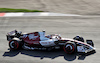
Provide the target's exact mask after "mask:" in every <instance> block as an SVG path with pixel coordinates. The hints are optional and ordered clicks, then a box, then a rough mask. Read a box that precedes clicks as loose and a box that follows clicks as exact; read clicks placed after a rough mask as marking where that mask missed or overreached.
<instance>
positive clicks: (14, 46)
mask: <svg viewBox="0 0 100 63" xmlns="http://www.w3.org/2000/svg"><path fill="white" fill-rule="evenodd" d="M9 47H10V49H11V50H18V49H20V48H21V42H20V41H17V40H11V41H9Z"/></svg>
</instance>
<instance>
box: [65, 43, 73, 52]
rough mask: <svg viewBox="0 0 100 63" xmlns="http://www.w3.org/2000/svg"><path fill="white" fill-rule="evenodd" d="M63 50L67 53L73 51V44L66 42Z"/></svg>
mask: <svg viewBox="0 0 100 63" xmlns="http://www.w3.org/2000/svg"><path fill="white" fill-rule="evenodd" d="M64 51H65V52H66V53H69V54H71V53H73V52H74V46H73V44H66V45H65V47H64Z"/></svg>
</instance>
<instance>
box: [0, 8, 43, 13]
mask: <svg viewBox="0 0 100 63" xmlns="http://www.w3.org/2000/svg"><path fill="white" fill-rule="evenodd" d="M0 12H43V11H39V10H28V9H13V8H0Z"/></svg>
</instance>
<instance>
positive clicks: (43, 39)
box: [6, 30, 95, 54]
mask: <svg viewBox="0 0 100 63" xmlns="http://www.w3.org/2000/svg"><path fill="white" fill-rule="evenodd" d="M6 36H7V40H8V41H9V47H10V49H11V50H18V49H20V48H22V49H28V50H49V51H50V50H52V49H61V48H62V49H64V51H65V52H66V53H68V54H72V53H74V52H82V53H87V52H91V51H94V50H95V48H94V44H93V41H92V40H86V42H84V39H83V37H80V36H76V37H74V38H73V39H70V38H62V37H61V36H60V35H59V34H51V35H47V36H45V31H42V32H32V33H22V32H18V31H17V30H14V31H11V32H9V33H7V35H6Z"/></svg>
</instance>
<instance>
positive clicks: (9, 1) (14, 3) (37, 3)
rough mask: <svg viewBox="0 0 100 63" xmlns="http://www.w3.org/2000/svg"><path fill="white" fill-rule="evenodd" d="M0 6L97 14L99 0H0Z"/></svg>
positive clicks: (99, 4) (99, 12)
mask: <svg viewBox="0 0 100 63" xmlns="http://www.w3.org/2000/svg"><path fill="white" fill-rule="evenodd" d="M0 8H14V9H30V10H41V11H48V12H56V13H66V14H67V13H70V14H82V15H99V14H100V1H99V0H0Z"/></svg>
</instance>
